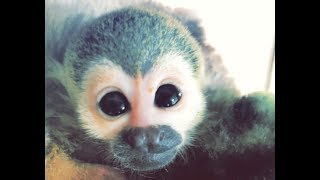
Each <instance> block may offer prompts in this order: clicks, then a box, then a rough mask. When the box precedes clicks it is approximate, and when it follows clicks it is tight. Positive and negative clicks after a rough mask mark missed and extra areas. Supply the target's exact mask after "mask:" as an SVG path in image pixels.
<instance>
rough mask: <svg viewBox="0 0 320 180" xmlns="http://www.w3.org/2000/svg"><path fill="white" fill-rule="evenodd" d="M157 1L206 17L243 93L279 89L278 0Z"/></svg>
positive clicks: (210, 36)
mask: <svg viewBox="0 0 320 180" xmlns="http://www.w3.org/2000/svg"><path fill="white" fill-rule="evenodd" d="M155 1H158V2H162V3H163V4H165V5H167V6H170V7H172V8H181V7H183V8H188V9H191V10H194V12H195V14H197V15H198V16H199V17H200V18H201V19H202V26H203V27H204V28H205V31H206V37H207V41H208V43H210V44H211V45H213V47H214V48H215V49H216V51H217V53H218V54H220V55H221V57H222V59H223V61H224V64H225V66H226V67H227V68H228V70H229V73H230V74H231V76H233V77H234V79H235V82H236V84H237V86H238V87H239V89H240V91H241V93H242V94H247V93H250V92H253V91H263V90H268V91H270V92H272V93H275V85H274V75H275V73H274V68H275V66H274V63H273V66H271V62H272V61H271V60H272V59H273V50H274V36H275V1H274V0H241V1H239V0H155ZM270 68H272V69H273V72H272V73H270V70H271V69H270ZM268 82H269V88H267V86H268V85H267V84H268Z"/></svg>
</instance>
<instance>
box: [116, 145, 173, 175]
mask: <svg viewBox="0 0 320 180" xmlns="http://www.w3.org/2000/svg"><path fill="white" fill-rule="evenodd" d="M176 154H177V149H176V148H172V149H170V150H168V151H166V152H163V153H137V152H134V151H131V152H127V153H123V154H118V155H117V156H118V157H119V159H120V162H123V163H122V164H123V165H125V166H126V168H130V169H132V170H135V171H151V170H156V169H160V168H162V167H164V166H166V165H168V164H169V163H170V162H171V161H172V160H173V159H174V158H175V157H176Z"/></svg>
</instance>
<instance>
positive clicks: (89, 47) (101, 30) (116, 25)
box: [66, 8, 200, 79]
mask: <svg viewBox="0 0 320 180" xmlns="http://www.w3.org/2000/svg"><path fill="white" fill-rule="evenodd" d="M68 52H69V53H70V52H72V54H73V55H72V56H70V55H69V56H68ZM168 53H174V54H180V55H182V56H183V57H184V59H185V60H186V61H188V63H190V65H192V67H193V70H194V73H196V72H197V71H198V69H199V61H200V48H199V45H198V44H197V42H196V40H195V39H194V38H193V37H192V36H191V34H190V33H189V32H188V30H187V29H186V28H185V27H184V26H183V25H182V24H181V23H180V22H178V21H177V20H176V19H174V18H173V17H170V16H168V15H166V14H162V13H160V12H155V11H151V10H145V9H144V10H143V9H137V8H125V9H121V10H117V11H113V12H111V13H108V14H105V15H103V16H101V17H99V18H97V19H95V20H93V21H92V22H90V23H89V24H88V25H87V26H85V27H84V28H83V29H82V30H81V31H80V33H79V35H78V36H76V37H75V39H74V40H73V41H72V42H71V44H70V47H69V48H68V50H67V54H66V55H67V56H66V57H67V58H69V59H70V57H72V58H71V61H72V64H73V66H74V69H76V70H80V71H77V72H78V74H77V73H76V74H75V76H76V77H75V78H76V79H77V78H80V77H81V74H79V73H81V72H83V71H84V70H85V69H84V68H85V67H88V64H90V61H96V60H97V59H108V60H110V61H112V63H114V64H117V65H119V66H121V67H122V69H123V70H124V71H125V72H126V73H127V74H129V75H131V76H135V75H136V74H138V73H139V74H142V75H144V74H146V73H147V72H148V71H149V70H150V69H151V68H152V66H153V65H154V64H155V61H156V60H157V59H159V57H161V56H163V55H164V54H168Z"/></svg>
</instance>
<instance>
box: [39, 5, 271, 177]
mask: <svg viewBox="0 0 320 180" xmlns="http://www.w3.org/2000/svg"><path fill="white" fill-rule="evenodd" d="M116 2H117V3H115V4H112V3H110V2H107V1H92V2H91V3H89V2H87V4H86V3H85V2H82V3H76V2H75V1H70V2H68V3H66V4H61V3H59V2H56V1H46V57H45V58H46V135H47V137H46V151H47V156H46V178H47V179H52V178H55V176H58V177H59V178H60V179H69V178H70V177H72V178H73V179H94V178H97V179H100V178H101V179H104V178H114V179H117V178H118V179H121V178H123V177H124V176H125V177H127V178H129V179H148V178H156V179H157V178H159V179H176V178H183V179H195V178H199V177H201V178H202V179H274V164H273V163H274V118H275V117H274V97H273V96H272V95H268V94H265V93H254V94H250V95H249V96H245V97H241V96H240V95H239V92H238V91H237V89H236V87H235V85H234V84H233V81H232V79H230V78H229V77H228V75H227V72H226V70H225V69H224V67H223V65H222V62H221V60H220V59H219V57H218V56H217V55H215V54H214V52H213V51H214V50H213V48H212V47H210V46H209V45H207V44H206V43H205V38H204V34H203V30H202V28H201V27H200V26H199V21H198V20H197V19H196V18H194V17H190V16H186V15H187V13H186V12H185V11H176V12H175V11H173V10H170V9H168V8H164V7H161V6H160V5H156V4H153V3H149V2H143V1H141V2H140V1H139V2H136V1H132V2H130V4H131V3H132V5H133V6H134V7H137V8H134V9H132V8H129V9H127V10H123V9H122V7H123V6H124V4H125V3H127V2H126V1H116ZM94 3H97V4H94ZM109 3H110V4H109ZM111 4H112V5H111ZM82 6H89V7H86V8H84V7H82ZM127 6H129V5H125V6H124V7H125V8H126V7H127ZM111 7H112V8H111ZM82 8H83V9H82ZM95 8H98V9H95ZM145 9H147V10H145ZM60 11H61V12H60ZM106 13H107V14H106ZM99 18H100V20H99ZM117 18H118V19H117ZM104 19H106V21H103V20H104ZM111 19H117V20H114V21H111ZM154 22H158V24H154ZM159 22H161V23H159ZM164 24H166V25H164ZM118 25H119V26H118ZM162 25H163V27H161V26H162ZM91 27H96V28H94V29H92V28H91ZM123 27H129V28H123ZM142 27H143V28H142ZM113 28H114V29H115V30H113ZM139 28H142V29H141V33H134V35H132V33H130V31H131V30H132V29H135V30H139ZM105 32H112V33H110V34H105ZM117 34H121V35H119V36H117ZM154 34H155V35H154ZM152 35H154V36H152ZM74 37H80V38H74ZM169 44H170V45H169ZM168 52H173V53H176V52H179V53H181V54H182V55H183V59H184V60H183V61H181V64H179V66H181V67H184V66H186V67H185V68H184V69H188V68H189V69H190V71H187V72H190V73H192V74H191V75H190V77H189V76H188V73H186V75H185V77H186V78H188V77H189V78H190V81H192V79H193V78H196V79H197V80H198V82H197V83H196V84H192V83H191V84H190V86H191V85H192V86H199V87H200V88H201V93H202V95H199V96H196V94H195V97H199V98H197V100H199V99H201V98H202V97H204V98H205V102H204V103H203V102H202V101H199V103H201V105H199V106H197V107H199V109H204V111H201V113H200V110H199V115H197V116H196V118H195V120H194V122H192V123H190V125H189V126H192V128H191V129H190V130H188V131H186V130H185V129H181V127H179V126H177V127H176V126H175V124H174V122H171V121H168V122H166V123H173V124H170V126H172V127H174V128H176V129H179V128H180V129H179V130H178V132H180V133H182V134H183V136H182V138H183V142H184V144H185V145H186V146H185V147H183V148H181V149H182V150H181V151H179V153H178V154H177V157H176V158H175V159H174V160H173V162H171V163H169V164H168V165H167V166H165V167H163V168H161V169H159V170H153V171H138V172H136V171H134V170H132V169H130V168H128V167H129V166H126V164H125V163H124V161H121V160H120V162H118V160H117V159H116V158H115V157H113V156H112V154H114V152H112V151H115V150H114V149H113V150H110V149H112V148H110V147H111V146H115V145H114V143H113V141H111V140H110V141H109V142H108V141H107V142H106V141H104V140H103V138H106V139H113V138H114V137H116V135H117V134H118V133H119V131H120V127H121V128H122V126H123V127H124V126H125V124H123V125H121V126H120V125H116V124H115V123H116V122H113V121H110V122H105V121H101V123H100V125H102V126H106V127H113V126H114V127H116V126H117V127H118V128H116V130H112V129H107V130H106V129H101V128H100V127H101V126H99V125H92V123H90V121H89V120H88V121H84V120H83V119H86V118H87V119H90V118H89V117H95V115H92V114H90V111H88V112H87V113H86V114H83V115H82V116H81V115H79V114H81V113H82V112H77V111H76V110H75V109H77V108H79V104H80V105H81V104H86V103H83V102H85V100H81V99H79V97H80V96H83V97H86V96H85V93H83V91H84V89H86V87H87V86H88V87H96V86H97V85H96V84H94V82H93V85H90V86H89V85H87V84H90V82H88V80H86V79H85V78H84V77H87V78H88V79H90V77H91V76H92V77H98V76H99V74H103V73H105V69H108V68H109V67H111V68H110V69H109V70H108V73H112V72H111V69H112V70H115V75H117V74H127V75H128V76H130V77H134V78H136V79H138V80H137V81H135V84H139V78H140V77H141V78H143V77H145V76H148V72H149V71H150V69H153V68H154V67H157V66H156V65H155V64H160V65H158V66H159V67H161V68H162V67H164V65H166V64H170V62H169V61H168V62H166V60H170V59H172V58H173V57H174V58H173V59H175V62H180V61H179V58H180V56H178V55H177V56H173V55H172V54H171V55H170V56H169V57H166V53H168ZM98 57H103V58H106V59H107V63H106V61H105V60H101V58H98ZM159 57H161V58H160V59H161V61H163V64H164V65H162V64H161V63H158V61H156V59H159ZM89 59H100V60H94V61H93V62H94V63H91V61H89ZM136 59H139V61H136ZM176 59H177V60H176ZM90 63H91V64H90ZM110 63H111V65H110ZM97 64H103V66H101V67H104V68H102V69H100V70H101V71H100V70H99V68H95V65H97ZM118 66H119V67H121V68H120V69H121V70H119V71H117V70H116V68H114V67H118ZM171 66H174V65H170V66H169V68H170V67H171ZM90 68H91V69H94V70H93V71H90ZM161 68H160V69H161ZM165 68H166V70H168V69H167V68H168V67H165ZM173 70H176V69H173ZM181 71H182V72H183V69H182V70H181ZM156 72H157V71H155V73H156ZM159 72H160V75H161V72H162V71H161V70H159ZM160 75H159V76H160ZM110 76H113V75H111V74H110ZM119 78H120V79H121V80H123V79H126V77H123V78H121V77H119ZM141 78H140V79H141ZM101 79H103V78H102V77H101V78H100V79H99V80H97V81H103V80H101ZM128 82H129V80H128ZM151 91H152V90H151ZM135 96H136V94H134V95H133V97H135ZM83 99H85V98H83ZM195 102H196V101H195ZM200 106H204V107H205V108H204V107H203V108H202V107H200ZM80 109H83V110H85V109H88V108H87V107H86V106H83V105H82V106H80ZM197 113H198V111H197ZM137 115H139V113H138V112H137ZM177 117H180V116H178V115H177ZM80 119H82V120H80ZM159 122H160V121H159ZM106 123H108V124H106ZM147 123H150V122H147ZM189 126H187V125H186V128H188V129H189V128H190V127H189ZM115 147H116V146H115ZM119 147H120V146H119ZM117 151H119V150H117ZM55 152H58V153H55ZM128 152H129V151H128ZM108 155H110V157H109V156H108ZM129 159H130V157H127V160H129ZM56 162H58V163H56ZM99 164H100V165H103V166H104V168H102V167H101V166H98V165H99ZM61 166H62V169H63V170H62V173H60V174H59V173H58V172H61V171H59V170H58V169H61V168H60V167H61ZM63 167H65V168H63ZM113 167H114V168H115V169H113ZM63 171H64V172H63ZM107 172H109V173H107ZM189 172H190V173H189ZM93 174H94V175H93ZM62 176H64V177H62ZM93 176H97V177H93Z"/></svg>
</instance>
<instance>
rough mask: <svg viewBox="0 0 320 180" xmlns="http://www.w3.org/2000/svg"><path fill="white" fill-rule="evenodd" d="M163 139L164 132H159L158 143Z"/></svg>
mask: <svg viewBox="0 0 320 180" xmlns="http://www.w3.org/2000/svg"><path fill="white" fill-rule="evenodd" d="M163 137H164V132H163V131H161V132H160V135H159V141H162V140H163Z"/></svg>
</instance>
